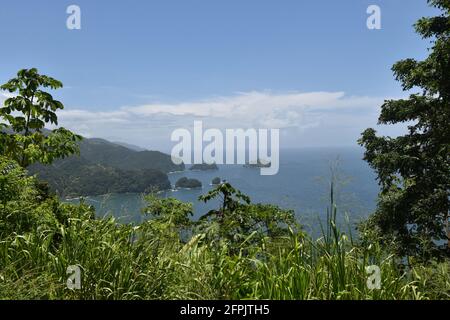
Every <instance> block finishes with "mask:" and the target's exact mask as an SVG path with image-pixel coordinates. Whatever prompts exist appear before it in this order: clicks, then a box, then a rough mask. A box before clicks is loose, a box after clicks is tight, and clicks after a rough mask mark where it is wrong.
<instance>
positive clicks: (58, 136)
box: [0, 68, 81, 167]
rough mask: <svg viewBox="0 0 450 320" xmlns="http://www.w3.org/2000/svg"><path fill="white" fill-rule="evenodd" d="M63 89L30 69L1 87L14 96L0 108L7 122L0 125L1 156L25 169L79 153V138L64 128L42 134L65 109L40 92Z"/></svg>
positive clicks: (53, 80)
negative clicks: (60, 111) (37, 163)
mask: <svg viewBox="0 0 450 320" xmlns="http://www.w3.org/2000/svg"><path fill="white" fill-rule="evenodd" d="M62 86H63V85H62V83H61V82H60V81H58V80H55V79H53V78H51V77H48V76H45V75H40V74H39V73H38V70H37V69H35V68H33V69H23V70H20V71H19V72H18V73H17V77H16V78H13V79H11V80H9V81H8V82H7V83H5V84H4V85H2V86H1V87H0V89H2V90H5V91H9V92H10V93H13V94H14V95H15V96H14V97H11V98H8V99H6V101H5V102H4V106H3V107H1V108H0V119H1V120H3V121H5V122H6V123H1V122H0V152H1V154H3V155H5V156H7V157H8V158H10V159H13V160H16V161H17V162H18V163H19V164H20V165H21V166H22V167H27V166H29V165H30V164H32V163H34V162H38V161H39V162H41V163H44V164H50V163H52V162H53V160H55V159H57V158H64V157H67V156H69V155H71V154H74V153H77V152H78V144H77V142H78V141H79V140H81V136H78V135H75V134H73V133H72V132H70V131H69V130H66V129H64V128H58V129H55V130H53V131H50V132H44V128H45V125H46V124H48V123H50V124H53V125H57V124H58V118H57V116H56V111H57V110H59V109H63V108H64V106H63V104H62V103H61V102H60V101H57V100H55V99H53V97H52V95H51V94H49V93H48V92H45V91H43V90H41V88H50V89H53V90H55V89H58V88H61V87H62Z"/></svg>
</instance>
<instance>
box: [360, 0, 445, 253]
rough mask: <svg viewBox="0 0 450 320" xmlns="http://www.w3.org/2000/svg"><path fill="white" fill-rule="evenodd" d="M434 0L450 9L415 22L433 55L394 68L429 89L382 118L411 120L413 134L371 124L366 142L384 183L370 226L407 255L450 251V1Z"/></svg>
mask: <svg viewBox="0 0 450 320" xmlns="http://www.w3.org/2000/svg"><path fill="white" fill-rule="evenodd" d="M429 3H430V4H431V5H433V6H435V7H438V8H440V9H442V10H443V12H442V15H440V16H437V17H430V18H422V19H420V20H419V21H418V22H417V24H416V25H415V27H416V31H417V32H418V33H419V34H420V35H421V36H422V37H423V38H427V39H432V42H433V47H432V48H431V52H430V55H429V56H428V58H426V59H425V60H424V61H416V60H414V59H406V60H402V61H399V62H397V63H396V64H395V65H394V67H393V71H394V74H395V76H396V79H397V80H398V81H400V82H401V84H402V86H403V89H404V90H412V89H414V88H421V89H422V92H421V93H416V94H411V95H410V97H409V99H400V100H388V101H386V102H385V103H384V104H383V106H382V109H381V114H380V117H379V123H380V124H396V123H403V122H410V125H409V126H408V133H407V134H405V135H403V136H399V137H396V138H392V137H378V136H377V135H376V132H375V130H373V129H367V130H366V131H365V132H364V133H363V134H362V138H361V139H360V141H359V142H360V144H361V145H363V146H364V147H365V148H366V152H365V157H364V158H365V160H366V161H368V163H369V164H370V166H371V167H372V168H374V169H375V171H376V172H377V174H378V180H379V182H380V185H381V188H382V189H381V193H380V197H379V203H378V208H377V211H376V213H375V214H374V216H373V217H371V219H370V220H369V221H368V225H367V226H366V229H367V228H370V229H374V230H375V231H376V232H375V235H376V237H381V238H382V239H383V242H384V243H386V244H392V245H393V247H394V248H395V249H396V251H397V253H398V254H399V255H402V256H404V255H413V256H416V257H418V258H420V259H423V260H427V259H431V258H432V257H435V256H439V255H441V254H443V253H444V252H442V251H445V250H447V253H448V249H446V248H444V247H441V246H440V245H441V243H442V242H443V241H448V236H447V234H446V231H445V226H446V225H447V228H448V220H449V210H450V193H449V191H450V126H449V124H448V119H449V118H450V72H449V71H450V39H449V37H450V2H449V1H448V0H432V1H429ZM448 234H450V230H449V233H448Z"/></svg>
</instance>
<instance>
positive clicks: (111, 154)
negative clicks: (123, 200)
mask: <svg viewBox="0 0 450 320" xmlns="http://www.w3.org/2000/svg"><path fill="white" fill-rule="evenodd" d="M80 155H81V156H82V157H83V158H85V159H86V160H88V161H90V162H92V163H98V164H101V165H104V166H111V167H114V168H118V169H122V170H138V169H155V170H160V171H162V172H165V173H168V172H172V171H182V170H184V164H181V165H176V164H174V163H173V162H172V159H171V157H170V155H168V154H165V153H162V152H159V151H139V152H138V151H133V150H131V149H129V148H126V147H123V146H121V145H118V144H115V143H112V142H109V141H107V140H104V139H97V138H95V139H83V140H82V141H81V143H80Z"/></svg>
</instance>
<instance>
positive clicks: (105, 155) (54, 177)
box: [28, 139, 185, 197]
mask: <svg viewBox="0 0 450 320" xmlns="http://www.w3.org/2000/svg"><path fill="white" fill-rule="evenodd" d="M184 168H185V167H184V164H181V165H176V164H174V163H173V162H172V160H171V157H170V155H168V154H164V153H162V152H159V151H134V150H131V149H130V148H127V147H124V146H121V145H118V144H115V143H112V142H109V141H107V140H104V139H83V140H82V141H81V142H80V155H79V156H71V157H68V158H66V159H61V160H57V161H55V162H54V163H53V164H52V165H50V166H44V165H41V164H35V165H32V166H31V167H29V168H28V169H29V172H30V174H37V175H38V177H39V178H40V179H41V180H43V181H46V182H48V184H49V186H50V189H51V190H53V191H54V192H57V193H58V194H59V195H60V196H63V197H75V196H88V195H100V194H107V193H126V192H137V193H140V192H148V191H151V190H153V189H154V190H164V189H170V187H171V186H170V182H169V179H168V177H167V173H168V172H171V171H182V170H184Z"/></svg>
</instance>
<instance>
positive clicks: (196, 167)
mask: <svg viewBox="0 0 450 320" xmlns="http://www.w3.org/2000/svg"><path fill="white" fill-rule="evenodd" d="M189 170H193V171H207V170H219V168H218V167H217V165H216V164H215V163H211V164H208V163H202V164H194V165H193V166H192V167H190V168H189Z"/></svg>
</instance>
